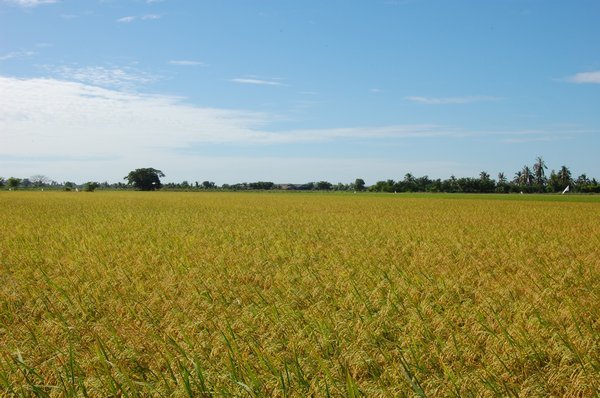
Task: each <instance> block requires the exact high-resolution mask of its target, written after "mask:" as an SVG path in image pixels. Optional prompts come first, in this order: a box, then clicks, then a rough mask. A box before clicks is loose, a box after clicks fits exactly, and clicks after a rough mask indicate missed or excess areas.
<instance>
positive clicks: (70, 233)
mask: <svg viewBox="0 0 600 398" xmlns="http://www.w3.org/2000/svg"><path fill="white" fill-rule="evenodd" d="M455 197H456V198H459V199H458V200H449V199H447V198H446V197H444V196H424V195H421V196H417V197H411V196H406V195H387V196H377V195H348V194H346V195H306V194H251V193H248V194H245V193H238V194H226V193H215V194H198V193H187V194H186V193H140V192H133V193H131V192H130V193H103V192H97V193H93V194H86V193H79V194H77V193H50V192H44V193H24V192H4V193H0V219H1V220H2V224H1V225H0V391H3V392H5V393H6V394H7V395H24V396H30V395H41V396H45V395H50V396H86V395H87V396H107V395H112V396H121V395H122V396H147V395H161V396H163V395H171V396H209V395H215V396H309V395H314V396H327V395H331V396H340V395H342V396H349V397H357V396H361V395H365V396H374V397H377V396H386V397H387V396H390V397H397V396H517V395H518V396H571V397H580V396H594V395H596V394H598V391H599V390H598V389H599V388H600V360H599V358H600V304H599V303H600V297H599V295H600V282H599V281H600V201H598V200H596V199H590V202H587V203H586V202H572V201H564V200H562V201H551V200H550V201H547V200H546V201H538V200H527V201H520V200H512V201H509V200H496V198H492V197H485V196H472V197H459V196H455Z"/></svg>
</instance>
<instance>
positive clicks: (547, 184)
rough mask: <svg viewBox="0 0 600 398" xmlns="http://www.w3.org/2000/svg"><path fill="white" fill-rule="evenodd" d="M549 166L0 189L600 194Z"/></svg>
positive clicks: (142, 176) (151, 177)
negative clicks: (474, 173)
mask: <svg viewBox="0 0 600 398" xmlns="http://www.w3.org/2000/svg"><path fill="white" fill-rule="evenodd" d="M547 169H548V167H547V166H546V163H545V162H544V160H543V159H542V158H541V157H538V158H537V159H536V161H535V163H534V164H533V166H532V167H529V166H527V165H525V166H523V168H522V169H521V170H519V171H517V172H516V173H515V175H514V178H512V179H508V177H507V176H506V175H505V174H504V173H499V174H498V179H497V180H495V179H493V178H492V177H491V176H490V174H488V173H487V172H485V171H482V172H481V173H480V174H479V176H478V177H476V178H474V177H461V178H456V177H455V176H451V177H450V178H449V179H446V180H442V179H440V178H438V179H431V178H429V177H428V176H422V177H415V176H414V175H412V174H411V173H406V174H405V175H404V178H403V179H401V180H397V181H395V180H393V179H388V180H382V181H377V182H376V183H375V184H373V185H371V186H369V187H367V186H366V185H365V181H364V180H363V179H361V178H357V179H356V180H355V181H354V182H352V183H348V184H345V183H341V182H340V183H337V184H332V183H330V182H328V181H318V182H308V183H304V184H276V183H274V182H271V181H256V182H250V183H247V182H243V183H238V184H223V185H221V186H218V185H217V184H215V183H214V182H212V181H203V182H199V181H195V182H193V183H190V182H189V181H183V182H181V183H175V182H170V183H166V184H162V183H161V181H160V177H164V176H165V175H164V173H163V172H162V171H160V170H156V169H153V168H142V169H136V170H133V171H131V172H130V173H129V174H128V175H127V176H126V177H125V180H127V183H126V184H125V183H122V182H117V183H108V182H103V183H98V182H93V181H91V182H87V183H85V184H82V185H77V184H75V183H74V182H64V183H62V184H61V183H59V182H57V181H52V180H51V179H49V178H48V177H46V176H43V175H36V176H32V177H31V178H24V179H20V178H14V177H11V178H9V179H7V180H4V179H3V178H2V177H0V187H2V186H5V187H6V188H7V189H18V188H20V189H23V188H25V189H31V188H37V189H43V188H50V189H64V190H67V191H70V190H74V189H79V188H81V189H83V190H86V191H94V190H95V189H96V188H100V189H112V190H128V189H138V190H142V191H154V190H157V189H161V188H163V189H166V190H170V191H206V190H222V191H223V190H224V191H251V190H296V191H365V190H368V191H372V192H447V193H511V192H512V193H515V192H518V193H521V192H522V193H543V192H550V193H556V192H562V191H564V190H565V189H566V188H567V187H568V190H569V191H574V192H581V193H600V183H599V182H598V181H597V180H596V179H595V178H592V179H590V178H589V177H588V176H587V175H586V174H581V175H580V176H579V177H577V178H573V177H572V176H571V170H570V169H569V168H568V167H567V166H562V167H561V168H560V169H559V170H558V171H555V170H552V171H551V172H550V174H549V175H548V176H547V175H546V170H547Z"/></svg>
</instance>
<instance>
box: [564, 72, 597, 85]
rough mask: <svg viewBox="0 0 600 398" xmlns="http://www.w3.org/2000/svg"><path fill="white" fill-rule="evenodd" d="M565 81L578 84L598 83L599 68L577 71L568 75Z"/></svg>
mask: <svg viewBox="0 0 600 398" xmlns="http://www.w3.org/2000/svg"><path fill="white" fill-rule="evenodd" d="M567 81H568V82H571V83H579V84H600V70H597V71H592V72H581V73H577V74H575V75H573V76H569V77H568V78H567Z"/></svg>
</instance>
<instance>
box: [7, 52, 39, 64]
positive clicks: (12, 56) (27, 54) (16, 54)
mask: <svg viewBox="0 0 600 398" xmlns="http://www.w3.org/2000/svg"><path fill="white" fill-rule="evenodd" d="M35 54H36V53H35V51H14V52H10V53H8V54H4V55H0V62H1V61H7V60H9V59H15V58H26V57H31V56H33V55H35Z"/></svg>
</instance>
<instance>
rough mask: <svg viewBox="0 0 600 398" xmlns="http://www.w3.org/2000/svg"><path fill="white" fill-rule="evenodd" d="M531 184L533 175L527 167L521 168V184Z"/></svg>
mask: <svg viewBox="0 0 600 398" xmlns="http://www.w3.org/2000/svg"><path fill="white" fill-rule="evenodd" d="M532 183H533V173H532V172H531V169H530V168H529V166H523V170H522V171H521V184H524V185H531V184H532Z"/></svg>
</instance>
